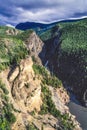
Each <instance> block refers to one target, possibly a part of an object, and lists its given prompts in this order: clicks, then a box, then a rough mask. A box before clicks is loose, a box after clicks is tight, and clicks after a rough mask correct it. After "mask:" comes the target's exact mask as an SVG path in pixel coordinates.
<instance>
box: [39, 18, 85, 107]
mask: <svg viewBox="0 0 87 130" xmlns="http://www.w3.org/2000/svg"><path fill="white" fill-rule="evenodd" d="M86 22H87V19H85V20H82V21H79V22H71V23H59V24H58V25H57V27H56V26H55V28H54V29H53V28H51V29H50V30H47V31H46V32H44V33H42V34H41V35H40V37H41V39H42V40H43V41H44V42H45V44H46V55H45V59H46V61H47V64H46V66H47V67H48V68H49V69H50V71H51V72H53V73H55V74H56V75H57V76H58V77H59V78H60V79H61V80H62V81H63V83H64V85H65V87H67V88H68V89H69V90H70V91H73V92H74V93H75V95H76V96H77V97H78V99H79V101H80V102H81V103H82V104H83V105H85V106H86V103H87V47H86V46H87V42H86V41H87V39H86V35H87V27H86V26H85V23H86ZM53 31H54V33H53ZM53 34H54V37H53Z"/></svg>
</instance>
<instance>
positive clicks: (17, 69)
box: [0, 32, 81, 130]
mask: <svg viewBox="0 0 87 130" xmlns="http://www.w3.org/2000/svg"><path fill="white" fill-rule="evenodd" d="M24 34H25V33H24V32H21V33H19V34H17V36H16V35H15V36H14V37H12V39H11V36H10V34H8V33H7V34H6V36H7V37H6V36H5V37H2V41H3V43H4V46H3V52H5V53H3V52H2V53H3V55H4V54H5V55H4V57H0V58H1V61H3V62H1V63H0V65H1V68H0V116H1V119H0V127H1V128H3V129H8V130H10V129H12V130H18V129H21V130H28V129H30V130H32V129H35V130H43V129H44V130H56V129H60V130H81V128H80V124H79V123H78V122H77V121H76V119H75V117H74V116H73V115H71V114H70V112H69V108H68V107H67V104H68V102H69V100H70V99H69V95H68V94H67V91H66V90H65V89H64V87H63V84H62V82H61V81H60V80H59V79H58V78H57V77H56V76H55V75H54V74H52V73H50V71H48V70H47V69H46V68H44V67H43V65H42V63H41V59H40V58H41V57H40V56H42V57H44V55H45V54H44V53H45V51H43V52H44V53H42V50H44V43H43V42H42V41H41V40H40V38H39V37H38V36H37V35H36V33H35V32H31V33H30V34H27V38H26V39H23V35H24ZM4 38H5V39H4ZM7 39H9V40H7ZM21 40H22V41H21ZM6 43H8V46H6ZM14 43H15V44H14ZM6 48H7V49H6ZM42 48H43V49H42ZM29 52H30V53H29ZM40 53H41V54H42V55H40ZM5 58H8V61H7V62H4V61H5ZM37 59H38V60H37ZM43 59H44V58H43ZM3 66H4V68H3Z"/></svg>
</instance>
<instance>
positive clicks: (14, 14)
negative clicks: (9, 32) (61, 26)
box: [0, 0, 87, 26]
mask: <svg viewBox="0 0 87 130" xmlns="http://www.w3.org/2000/svg"><path fill="white" fill-rule="evenodd" d="M86 16H87V0H0V25H8V26H10V25H12V26H15V25H17V24H18V23H20V22H27V21H29V22H43V23H49V22H54V21H60V20H62V19H70V18H80V17H86Z"/></svg>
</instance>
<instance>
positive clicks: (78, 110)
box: [69, 95, 87, 130]
mask: <svg viewBox="0 0 87 130" xmlns="http://www.w3.org/2000/svg"><path fill="white" fill-rule="evenodd" d="M69 109H70V112H71V113H72V114H73V115H75V116H76V119H77V121H78V122H79V123H80V124H81V127H82V130H87V108H85V107H83V106H81V104H80V103H79V102H78V101H77V100H76V98H75V96H74V95H71V101H70V103H69Z"/></svg>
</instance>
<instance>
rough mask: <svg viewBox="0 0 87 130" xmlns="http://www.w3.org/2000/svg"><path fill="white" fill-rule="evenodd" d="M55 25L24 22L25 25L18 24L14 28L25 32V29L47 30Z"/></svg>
mask: <svg viewBox="0 0 87 130" xmlns="http://www.w3.org/2000/svg"><path fill="white" fill-rule="evenodd" d="M54 24H55V23H51V24H43V23H35V22H25V23H19V24H18V25H17V26H16V28H17V29H20V30H26V29H34V28H41V29H44V28H48V27H50V26H51V27H52V26H53V25H54Z"/></svg>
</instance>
